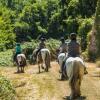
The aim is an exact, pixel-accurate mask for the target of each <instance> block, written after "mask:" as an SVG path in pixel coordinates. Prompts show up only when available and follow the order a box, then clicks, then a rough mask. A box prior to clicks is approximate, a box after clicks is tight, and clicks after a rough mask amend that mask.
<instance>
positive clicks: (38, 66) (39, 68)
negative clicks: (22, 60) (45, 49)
mask: <svg viewBox="0 0 100 100" xmlns="http://www.w3.org/2000/svg"><path fill="white" fill-rule="evenodd" d="M38 68H39V73H40V64H38Z"/></svg>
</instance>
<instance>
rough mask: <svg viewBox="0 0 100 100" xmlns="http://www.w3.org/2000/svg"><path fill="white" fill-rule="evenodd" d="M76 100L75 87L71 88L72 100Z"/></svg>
mask: <svg viewBox="0 0 100 100" xmlns="http://www.w3.org/2000/svg"><path fill="white" fill-rule="evenodd" d="M74 98H75V87H74V86H71V94H70V100H73V99H74Z"/></svg>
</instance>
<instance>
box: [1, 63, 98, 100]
mask: <svg viewBox="0 0 100 100" xmlns="http://www.w3.org/2000/svg"><path fill="white" fill-rule="evenodd" d="M51 65H52V67H51V69H50V71H49V72H47V73H46V72H42V73H40V74H38V73H37V72H38V67H37V65H31V66H28V67H26V69H25V73H22V74H15V73H14V72H15V71H16V68H15V67H13V68H11V67H9V68H7V67H6V68H2V67H1V68H0V73H2V75H4V76H6V77H7V78H8V79H10V80H11V82H12V84H13V86H14V87H15V89H16V93H17V97H18V100H65V99H64V98H66V96H69V94H70V88H69V85H68V81H59V73H58V71H59V65H58V64H57V62H52V63H51ZM86 65H87V66H88V72H89V74H88V75H85V76H84V79H83V81H82V85H81V92H82V96H85V97H86V100H100V77H95V75H96V74H95V72H96V70H97V69H96V67H95V64H93V63H86Z"/></svg>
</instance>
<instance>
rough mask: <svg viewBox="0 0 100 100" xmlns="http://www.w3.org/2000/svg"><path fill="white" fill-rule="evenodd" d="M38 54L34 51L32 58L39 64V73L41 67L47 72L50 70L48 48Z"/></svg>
mask: <svg viewBox="0 0 100 100" xmlns="http://www.w3.org/2000/svg"><path fill="white" fill-rule="evenodd" d="M36 52H37V49H35V50H34V51H33V54H32V58H33V61H36V62H37V64H38V68H39V73H40V68H41V67H42V68H43V69H45V71H46V72H47V71H48V68H50V51H49V50H48V49H47V48H43V49H41V50H40V51H39V52H38V53H37V54H36Z"/></svg>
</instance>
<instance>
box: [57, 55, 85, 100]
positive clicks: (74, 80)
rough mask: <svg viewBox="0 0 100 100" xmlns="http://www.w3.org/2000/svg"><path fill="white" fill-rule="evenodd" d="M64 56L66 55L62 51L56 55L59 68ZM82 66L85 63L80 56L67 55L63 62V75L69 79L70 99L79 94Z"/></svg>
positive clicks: (82, 73)
mask: <svg viewBox="0 0 100 100" xmlns="http://www.w3.org/2000/svg"><path fill="white" fill-rule="evenodd" d="M65 57H66V55H65V54H64V53H61V54H60V55H59V56H58V60H59V65H60V68H61V66H62V62H63V60H64V58H65ZM84 67H85V64H84V62H83V60H82V59H81V58H80V57H75V58H73V57H69V58H68V59H67V60H66V62H65V68H64V70H65V73H64V75H66V76H67V77H68V79H69V85H70V87H71V95H70V99H71V100H73V99H74V98H76V97H78V96H80V95H81V92H80V85H81V81H82V78H83V75H84ZM66 76H65V77H66Z"/></svg>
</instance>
